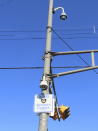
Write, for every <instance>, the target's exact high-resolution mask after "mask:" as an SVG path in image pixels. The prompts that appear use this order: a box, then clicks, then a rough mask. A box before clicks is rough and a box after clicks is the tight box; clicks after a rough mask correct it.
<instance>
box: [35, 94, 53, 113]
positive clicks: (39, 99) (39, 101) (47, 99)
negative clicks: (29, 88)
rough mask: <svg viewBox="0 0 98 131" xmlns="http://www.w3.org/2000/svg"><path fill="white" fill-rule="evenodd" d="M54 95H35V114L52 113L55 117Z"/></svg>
mask: <svg viewBox="0 0 98 131" xmlns="http://www.w3.org/2000/svg"><path fill="white" fill-rule="evenodd" d="M54 101H55V99H54V95H52V94H45V95H35V101H34V112H36V113H43V112H44V113H50V114H52V115H54Z"/></svg>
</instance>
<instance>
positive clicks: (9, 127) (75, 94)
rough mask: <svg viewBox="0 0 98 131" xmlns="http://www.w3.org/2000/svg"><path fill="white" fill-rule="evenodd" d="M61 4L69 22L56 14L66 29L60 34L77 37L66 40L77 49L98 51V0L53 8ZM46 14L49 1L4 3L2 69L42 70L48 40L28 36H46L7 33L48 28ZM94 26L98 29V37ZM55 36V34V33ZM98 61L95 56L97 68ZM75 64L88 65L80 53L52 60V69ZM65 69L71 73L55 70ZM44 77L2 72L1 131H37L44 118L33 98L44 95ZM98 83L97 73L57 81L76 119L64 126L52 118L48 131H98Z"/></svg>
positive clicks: (0, 4) (0, 6) (60, 46)
mask: <svg viewBox="0 0 98 131" xmlns="http://www.w3.org/2000/svg"><path fill="white" fill-rule="evenodd" d="M58 6H63V7H64V8H65V11H66V13H67V14H68V19H67V21H61V20H60V19H59V15H60V12H59V11H58V12H57V13H56V14H55V15H54V16H53V28H54V29H63V30H64V31H57V33H59V34H60V35H61V36H62V37H63V38H64V37H66V38H69V37H71V38H72V37H76V39H65V41H66V42H67V43H68V44H69V45H70V46H71V47H72V48H73V49H74V50H89V49H98V39H97V38H96V37H98V1H97V0H82V1H79V0H74V1H72V0H62V1H61V0H54V7H58ZM47 15H48V0H42V1H41V0H0V31H1V32H0V67H31V66H43V63H44V62H43V61H42V56H43V54H44V50H45V39H42V40H34V39H27V38H32V37H33V38H34V37H45V36H46V34H45V32H7V31H32V30H45V29H46V25H47ZM93 26H95V27H96V33H94V29H93ZM69 29H70V30H69ZM71 29H73V30H71ZM75 29H78V31H75ZM79 29H80V30H79ZM4 31H5V32H4ZM76 33H80V34H78V35H76ZM81 33H83V34H81ZM89 33H90V34H89ZM68 34H70V35H68ZM53 37H56V36H55V35H54V34H53ZM79 37H88V38H79ZM2 39H3V40H2ZM8 39H14V40H8ZM16 39H22V40H16ZM23 39H24V40H23ZM69 50H70V49H69V48H68V47H67V46H66V45H65V44H64V43H63V42H62V41H60V40H59V39H53V40H52V51H69ZM81 57H82V58H83V59H85V60H86V61H87V62H88V63H89V64H91V59H90V55H89V54H85V55H84V54H83V55H81ZM97 58H98V54H97V53H96V55H95V59H96V65H98V59H97ZM58 61H59V62H58ZM76 65H85V63H83V61H81V60H80V59H79V58H78V57H77V56H76V55H73V56H58V57H55V58H54V59H53V66H76ZM68 70H71V69H68ZM62 71H67V69H55V70H53V72H54V73H57V72H62ZM96 71H97V72H98V70H96ZM42 73H43V70H0V131H37V130H38V119H39V118H38V116H37V115H36V114H35V113H34V112H33V102H34V95H35V94H39V93H40V88H39V84H40V79H41V76H42ZM97 82H98V74H96V73H95V72H94V71H88V72H82V73H78V74H72V75H68V76H63V77H59V78H56V79H55V85H56V90H57V96H58V100H59V104H64V105H68V106H70V107H71V116H70V117H69V118H68V119H67V120H65V121H62V120H61V122H60V123H59V122H58V121H53V120H52V119H50V118H49V125H48V126H49V131H54V130H56V131H60V130H64V131H65V130H67V131H73V130H74V131H92V130H93V131H97V130H98V102H97V100H98V83H97Z"/></svg>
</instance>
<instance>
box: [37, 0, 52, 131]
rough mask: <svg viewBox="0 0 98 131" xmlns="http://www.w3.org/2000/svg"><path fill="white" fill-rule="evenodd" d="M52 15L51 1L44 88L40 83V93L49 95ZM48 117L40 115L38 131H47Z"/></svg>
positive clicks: (50, 4) (50, 5)
mask: <svg viewBox="0 0 98 131" xmlns="http://www.w3.org/2000/svg"><path fill="white" fill-rule="evenodd" d="M52 15H53V0H49V14H48V26H47V36H46V37H47V38H46V50H45V57H44V60H45V61H44V75H43V79H44V81H45V82H46V87H45V88H43V86H44V83H42V85H41V86H42V93H43V94H49V86H50V78H49V77H47V74H50V64H51V54H50V53H49V51H51V37H52ZM48 116H49V114H47V113H40V118H39V131H47V130H48V128H47V125H48Z"/></svg>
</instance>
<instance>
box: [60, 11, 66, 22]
mask: <svg viewBox="0 0 98 131" xmlns="http://www.w3.org/2000/svg"><path fill="white" fill-rule="evenodd" d="M60 19H61V20H66V19H67V14H66V13H65V12H63V13H62V14H61V15H60Z"/></svg>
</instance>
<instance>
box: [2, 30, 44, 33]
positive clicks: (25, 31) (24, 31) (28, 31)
mask: <svg viewBox="0 0 98 131" xmlns="http://www.w3.org/2000/svg"><path fill="white" fill-rule="evenodd" d="M45 31H46V30H0V32H4V33H5V32H23V33H30V32H45Z"/></svg>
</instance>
